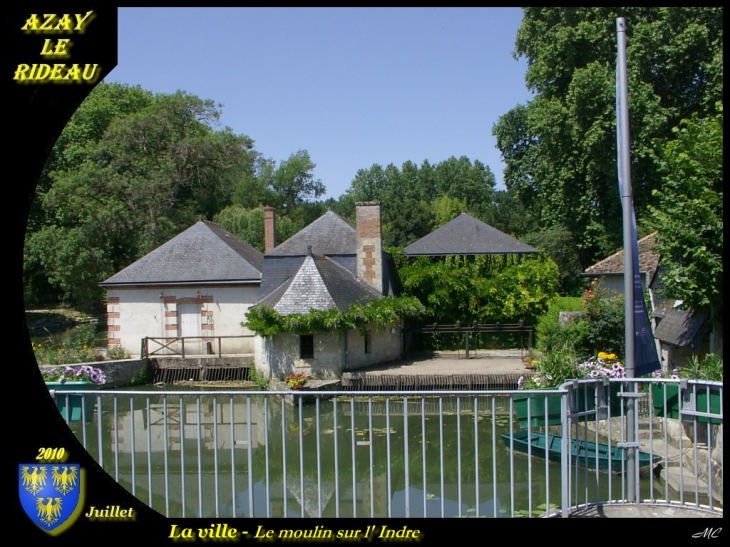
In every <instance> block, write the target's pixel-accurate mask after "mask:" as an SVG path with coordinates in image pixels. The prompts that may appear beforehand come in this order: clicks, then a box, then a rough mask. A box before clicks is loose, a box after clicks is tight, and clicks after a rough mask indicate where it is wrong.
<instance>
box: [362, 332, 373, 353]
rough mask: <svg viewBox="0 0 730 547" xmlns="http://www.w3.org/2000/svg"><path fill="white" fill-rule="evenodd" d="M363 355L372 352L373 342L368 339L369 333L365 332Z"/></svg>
mask: <svg viewBox="0 0 730 547" xmlns="http://www.w3.org/2000/svg"><path fill="white" fill-rule="evenodd" d="M364 338H365V353H372V352H373V341H372V339H371V338H370V331H365V336H364Z"/></svg>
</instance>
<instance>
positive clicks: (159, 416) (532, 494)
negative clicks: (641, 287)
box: [55, 380, 723, 518]
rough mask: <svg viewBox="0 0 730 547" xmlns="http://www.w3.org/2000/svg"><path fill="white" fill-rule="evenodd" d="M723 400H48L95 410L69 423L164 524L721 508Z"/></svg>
mask: <svg viewBox="0 0 730 547" xmlns="http://www.w3.org/2000/svg"><path fill="white" fill-rule="evenodd" d="M657 386H658V387H657ZM675 390H676V391H677V392H678V396H677V397H676V398H677V399H678V400H679V403H680V406H679V409H678V414H677V416H676V418H674V417H672V416H674V414H672V412H673V411H672V408H671V405H672V403H673V394H674V391H675ZM722 393H723V388H722V384H721V383H711V382H710V383H707V382H704V383H703V382H683V383H679V382H676V381H661V380H659V381H657V380H623V381H615V380H612V381H611V383H610V384H606V385H604V384H602V383H601V382H597V381H580V382H574V383H568V384H565V385H563V386H561V388H556V389H552V390H540V391H531V392H525V391H412V392H405V393H404V392H399V393H395V392H383V391H378V392H351V391H337V392H332V391H329V392H317V391H302V392H291V391H287V392H257V391H230V390H226V391H224V390H215V391H141V390H140V391H106V390H101V391H93V392H81V391H76V392H74V391H64V392H56V393H55V396H56V398H57V401H58V402H60V401H61V400H64V402H65V406H66V408H67V409H68V408H70V407H71V406H72V401H73V399H74V397H76V398H78V397H83V398H84V399H89V401H87V402H93V403H95V404H93V405H92V406H91V407H89V406H87V405H81V406H80V414H79V415H77V418H79V417H80V419H78V421H74V420H73V419H72V418H71V415H70V414H68V415H67V420H68V419H70V421H69V424H70V425H71V428H72V430H73V431H74V432H75V434H76V435H77V437H78V438H79V440H80V441H81V442H82V444H83V445H84V447H85V448H86V449H87V451H88V452H89V453H90V454H91V455H92V456H94V457H95V459H96V460H97V461H98V463H99V464H100V465H101V466H102V467H103V468H104V469H105V470H106V471H107V472H108V473H109V475H111V476H112V477H113V478H114V479H115V480H116V481H117V482H119V483H120V484H122V486H124V487H125V488H126V489H127V490H129V491H130V492H131V493H132V494H134V495H135V496H136V497H137V498H139V499H140V500H141V501H143V502H145V503H147V505H149V506H150V507H152V508H153V509H155V510H157V511H158V512H160V513H161V514H163V515H166V516H169V517H251V516H255V517H376V518H388V517H424V516H425V517H469V516H474V517H482V516H486V517H522V516H524V517H540V516H563V517H565V516H571V515H572V514H573V513H574V512H575V511H577V510H581V509H584V508H586V507H591V506H593V505H596V504H625V503H637V504H659V505H671V506H673V507H688V508H693V509H697V510H703V511H709V512H713V513H717V514H722V476H723V475H722V431H723V428H722ZM526 396H529V397H530V401H525V400H524V399H525V397H526ZM551 397H552V398H551ZM658 397H659V398H661V397H663V400H664V401H666V402H665V403H664V404H663V405H662V404H659V403H658ZM553 398H556V399H557V406H556V403H555V401H554V400H553ZM716 399H717V400H718V401H719V407H718V406H716V405H717V402H716ZM655 406H656V407H657V412H659V413H663V414H665V416H663V417H656V416H654V412H655V411H654V407H655ZM629 412H633V413H634V418H635V419H634V420H633V423H634V424H635V428H634V431H633V436H632V435H628V433H629V432H628V431H627V428H626V424H627V423H632V422H631V421H629V420H627V416H628V413H629ZM552 420H554V421H555V422H556V425H551V421H552ZM521 424H522V425H521ZM591 443H593V444H591ZM594 445H595V446H594ZM563 454H566V455H567V457H562V455H563ZM609 454H610V455H612V456H613V459H612V458H611V457H609ZM604 456H605V457H604ZM629 457H631V458H633V461H634V462H636V465H634V466H633V468H634V469H635V474H634V476H633V477H629V476H628V474H627V471H628V469H630V468H631V466H630V465H629ZM629 481H633V483H632V485H630V484H629ZM629 492H634V499H629V498H628V495H629Z"/></svg>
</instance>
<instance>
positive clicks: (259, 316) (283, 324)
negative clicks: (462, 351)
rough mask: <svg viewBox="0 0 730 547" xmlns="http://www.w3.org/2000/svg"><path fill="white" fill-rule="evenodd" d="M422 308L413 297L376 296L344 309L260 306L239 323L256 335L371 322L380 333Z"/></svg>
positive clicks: (344, 328) (309, 331) (315, 330)
mask: <svg viewBox="0 0 730 547" xmlns="http://www.w3.org/2000/svg"><path fill="white" fill-rule="evenodd" d="M425 312H426V308H425V307H424V305H423V304H421V302H420V301H419V300H418V299H417V298H415V297H413V296H401V297H397V298H379V299H377V300H370V301H369V302H367V303H355V304H353V305H351V306H350V308H349V309H348V310H347V311H346V312H342V311H340V310H338V309H337V308H334V309H330V310H326V311H321V310H310V312H309V313H306V314H301V313H296V314H292V315H280V314H279V313H278V312H277V311H276V310H272V309H271V308H267V307H266V306H260V307H256V308H251V309H250V310H249V311H248V312H247V313H246V320H245V321H243V322H242V323H241V326H243V327H245V328H247V329H249V330H251V331H253V332H255V333H256V334H258V335H259V336H271V335H273V334H277V333H280V332H288V333H293V334H312V333H325V332H333V331H347V330H353V329H362V328H365V326H367V325H375V329H376V331H377V332H383V331H384V330H385V328H386V327H387V326H389V325H394V324H396V323H398V321H399V320H400V319H401V318H415V317H420V316H422V315H423V314H424V313H425Z"/></svg>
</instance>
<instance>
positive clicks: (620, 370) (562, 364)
mask: <svg viewBox="0 0 730 547" xmlns="http://www.w3.org/2000/svg"><path fill="white" fill-rule="evenodd" d="M533 368H534V370H535V372H534V373H533V375H532V376H531V377H530V378H528V379H526V380H525V379H524V377H523V378H520V380H519V381H518V386H519V389H540V388H543V389H544V388H555V387H559V386H560V385H561V384H564V383H565V382H567V381H568V380H573V379H581V378H625V376H626V371H625V369H624V367H623V365H622V364H621V362H620V361H619V360H618V358H617V356H616V354H615V353H606V352H605V351H601V352H599V353H598V356H597V357H594V356H591V357H589V358H587V359H586V360H585V361H583V362H580V359H579V357H578V354H577V353H576V351H575V348H573V347H572V346H570V345H565V346H562V347H559V348H555V349H554V350H553V351H551V352H550V353H547V354H544V355H542V356H540V357H539V358H538V359H536V360H535V361H533Z"/></svg>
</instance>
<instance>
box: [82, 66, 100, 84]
mask: <svg viewBox="0 0 730 547" xmlns="http://www.w3.org/2000/svg"><path fill="white" fill-rule="evenodd" d="M89 67H91V73H89V72H88V71H89ZM98 68H99V65H93V67H92V65H85V66H84V75H83V78H84V80H85V81H87V82H88V83H90V84H93V83H94V82H95V81H96V80H98V79H99V76H100V75H101V71H100V70H97V69H98Z"/></svg>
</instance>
